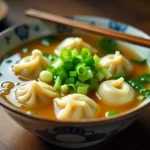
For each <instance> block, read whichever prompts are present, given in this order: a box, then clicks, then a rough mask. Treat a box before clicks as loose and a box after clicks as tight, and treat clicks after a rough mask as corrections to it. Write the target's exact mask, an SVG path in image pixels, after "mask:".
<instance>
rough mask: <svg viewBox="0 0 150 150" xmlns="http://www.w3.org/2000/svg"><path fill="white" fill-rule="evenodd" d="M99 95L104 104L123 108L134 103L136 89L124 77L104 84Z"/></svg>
mask: <svg viewBox="0 0 150 150" xmlns="http://www.w3.org/2000/svg"><path fill="white" fill-rule="evenodd" d="M97 93H98V95H99V96H100V98H101V99H102V100H103V101H104V102H106V103H107V104H108V105H111V106H123V105H125V104H128V103H129V102H132V100H133V99H134V97H135V91H134V89H133V88H132V87H131V86H130V85H129V84H128V83H126V82H125V81H124V79H123V78H122V77H121V78H119V79H117V80H107V81H104V82H102V83H101V84H100V86H99V88H98V91H97Z"/></svg>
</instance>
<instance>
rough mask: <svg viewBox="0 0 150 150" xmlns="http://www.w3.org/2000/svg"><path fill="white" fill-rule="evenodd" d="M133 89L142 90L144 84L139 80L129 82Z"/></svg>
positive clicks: (134, 79)
mask: <svg viewBox="0 0 150 150" xmlns="http://www.w3.org/2000/svg"><path fill="white" fill-rule="evenodd" d="M127 82H128V83H129V84H130V85H131V86H132V87H133V88H135V89H137V90H140V89H142V88H143V83H142V81H141V80H140V79H139V78H132V79H129V80H128V81H127Z"/></svg>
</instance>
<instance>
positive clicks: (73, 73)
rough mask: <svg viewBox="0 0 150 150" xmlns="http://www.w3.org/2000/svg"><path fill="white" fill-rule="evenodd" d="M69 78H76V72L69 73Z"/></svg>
mask: <svg viewBox="0 0 150 150" xmlns="http://www.w3.org/2000/svg"><path fill="white" fill-rule="evenodd" d="M69 76H71V77H76V76H77V72H76V71H69Z"/></svg>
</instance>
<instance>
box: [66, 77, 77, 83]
mask: <svg viewBox="0 0 150 150" xmlns="http://www.w3.org/2000/svg"><path fill="white" fill-rule="evenodd" d="M75 82H76V80H75V78H74V77H69V78H67V79H66V80H65V83H66V84H75Z"/></svg>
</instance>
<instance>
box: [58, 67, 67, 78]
mask: <svg viewBox="0 0 150 150" xmlns="http://www.w3.org/2000/svg"><path fill="white" fill-rule="evenodd" d="M56 74H57V75H58V76H60V77H61V79H66V78H68V74H67V71H66V70H65V68H64V67H63V66H59V67H58V68H57V71H56Z"/></svg>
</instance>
